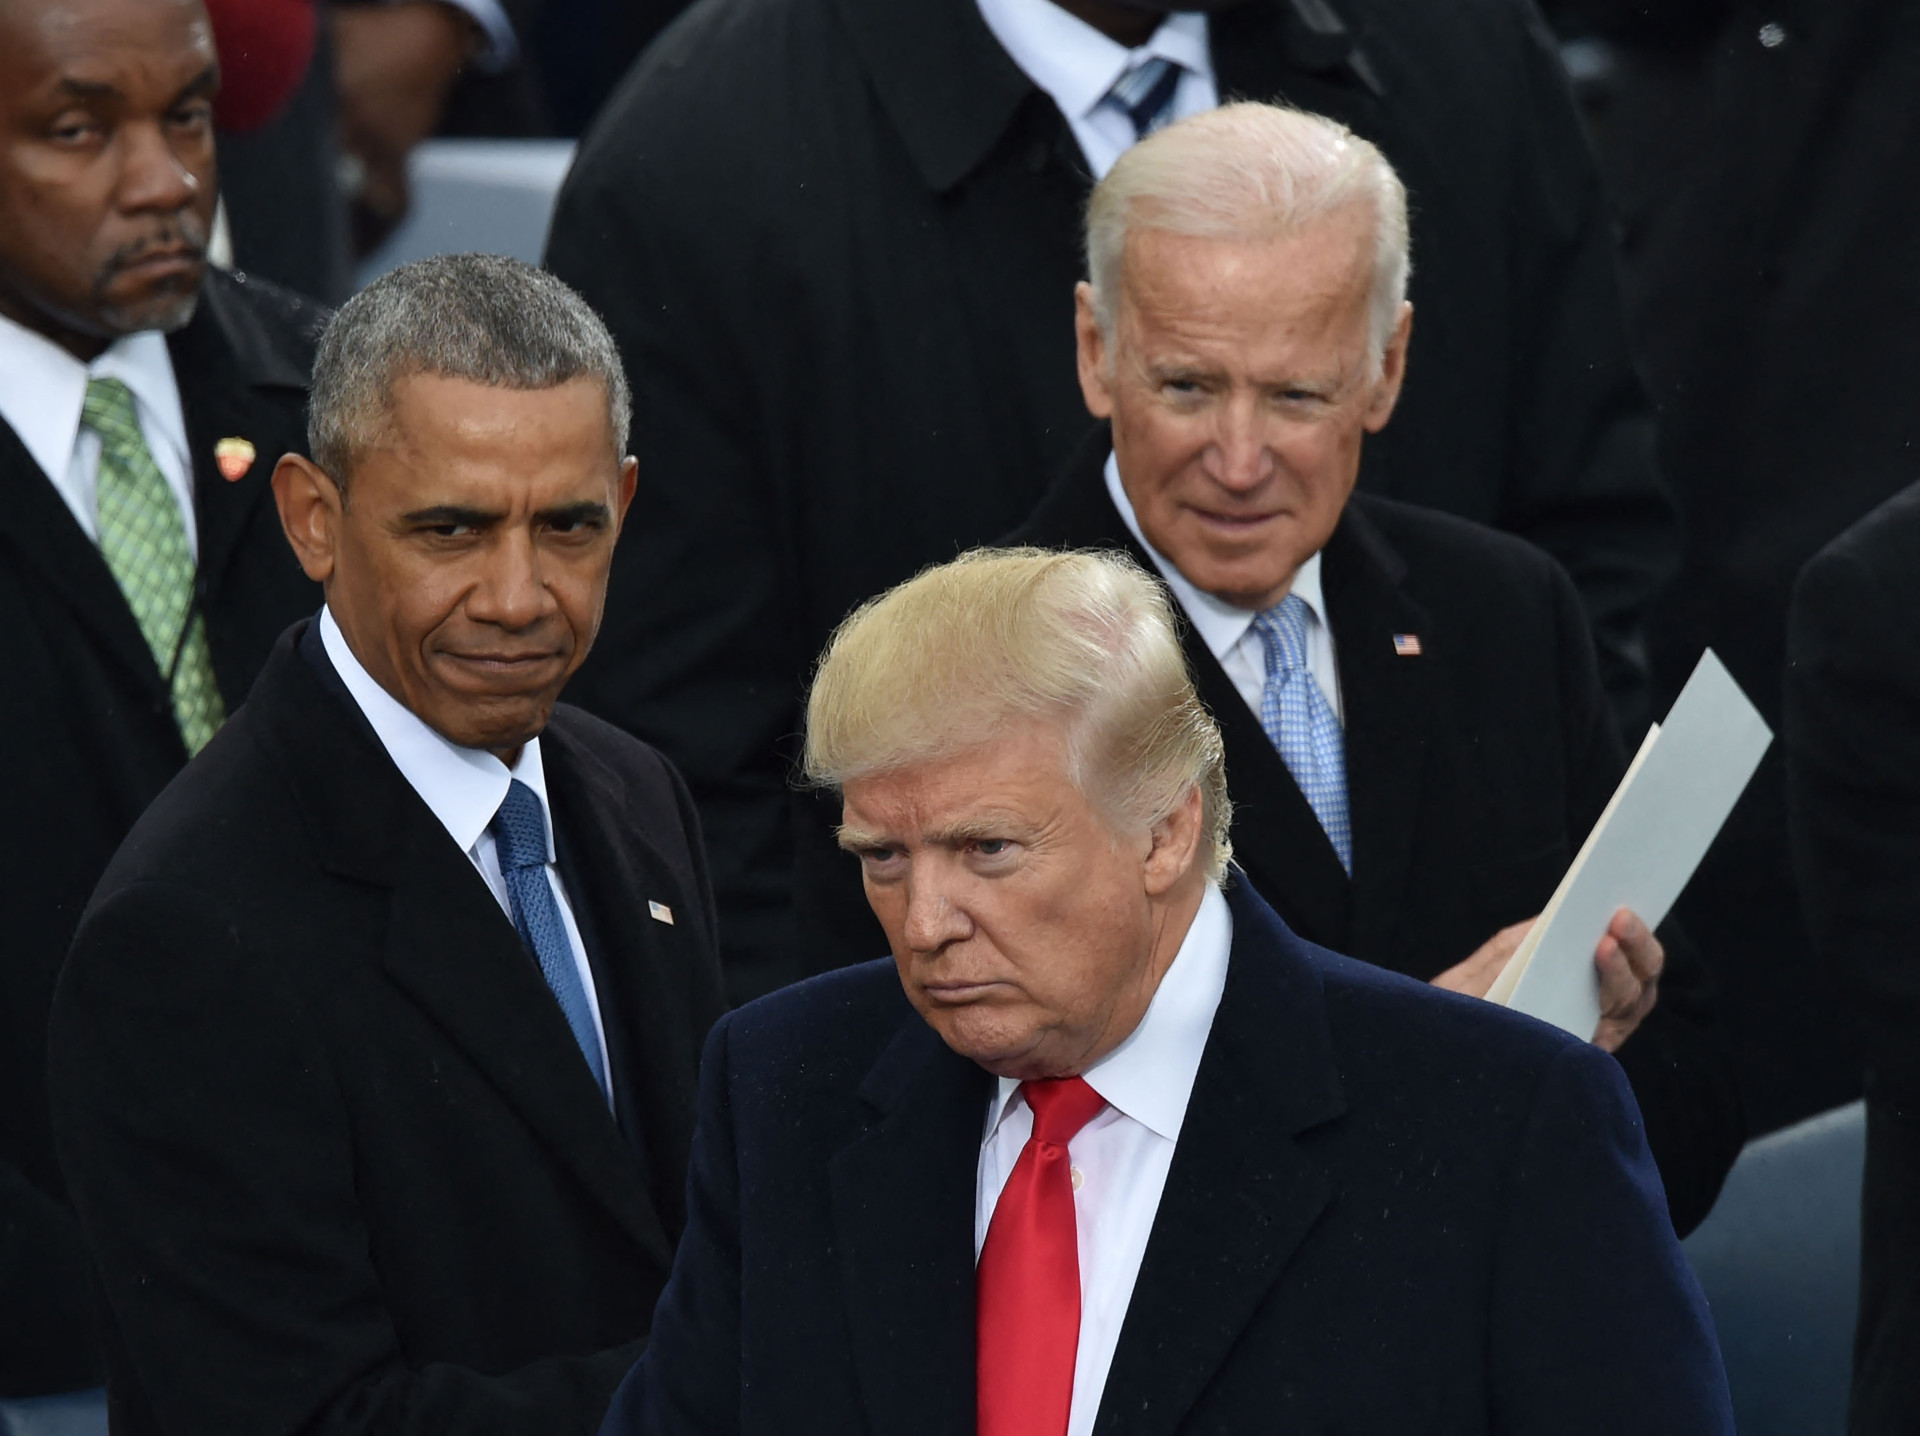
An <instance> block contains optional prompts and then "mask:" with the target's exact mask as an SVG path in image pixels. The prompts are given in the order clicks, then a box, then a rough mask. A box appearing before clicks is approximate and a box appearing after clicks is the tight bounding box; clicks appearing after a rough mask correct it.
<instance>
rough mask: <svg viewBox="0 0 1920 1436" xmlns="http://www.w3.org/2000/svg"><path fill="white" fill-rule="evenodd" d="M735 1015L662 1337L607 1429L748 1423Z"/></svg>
mask: <svg viewBox="0 0 1920 1436" xmlns="http://www.w3.org/2000/svg"><path fill="white" fill-rule="evenodd" d="M727 1028H728V1021H727V1019H725V1018H722V1019H721V1020H720V1021H719V1022H718V1023H717V1024H715V1026H714V1028H713V1031H712V1032H711V1033H709V1034H708V1037H707V1046H706V1052H705V1053H704V1054H703V1055H702V1057H701V1060H700V1103H699V1112H698V1117H697V1121H696V1125H695V1127H694V1139H693V1160H692V1163H691V1165H690V1166H689V1167H688V1169H687V1229H686V1231H685V1233H684V1234H683V1235H682V1236H681V1238H680V1247H679V1250H678V1251H677V1252H676V1253H675V1255H674V1265H673V1276H672V1278H671V1279H670V1280H669V1281H668V1283H667V1289H666V1290H665V1291H664V1292H662V1293H661V1295H660V1304H659V1306H658V1307H657V1308H655V1310H654V1314H653V1339H652V1343H651V1344H650V1345H649V1346H648V1348H647V1351H646V1354H645V1355H643V1356H642V1357H641V1358H640V1360H639V1362H638V1363H636V1364H635V1366H634V1368H633V1370H632V1371H631V1372H630V1373H629V1374H628V1376H627V1378H626V1380H625V1381H624V1382H622V1383H621V1385H620V1389H619V1390H618V1391H617V1392H615V1393H614V1397H613V1404H612V1406H611V1407H609V1409H608V1411H607V1418H606V1421H605V1423H604V1424H603V1425H602V1426H601V1428H600V1430H601V1436H643V1433H648V1436H651V1433H661V1436H724V1433H730V1432H738V1431H739V1429H740V1378H741V1373H740V1359H739V1355H740V1171H739V1164H738V1161H737V1160H736V1157H735V1153H734V1141H733V1113H732V1099H731V1096H730V1095H729V1089H730V1086H731V1083H732V1073H731V1072H730V1071H729V1070H728V1063H727Z"/></svg>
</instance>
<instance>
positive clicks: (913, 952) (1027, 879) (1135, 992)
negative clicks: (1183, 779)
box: [841, 720, 1204, 1080]
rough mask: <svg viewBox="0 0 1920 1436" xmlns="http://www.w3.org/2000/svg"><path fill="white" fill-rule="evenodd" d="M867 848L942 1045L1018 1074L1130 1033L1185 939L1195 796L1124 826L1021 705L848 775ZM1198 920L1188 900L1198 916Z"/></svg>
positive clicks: (877, 892) (882, 915) (873, 897)
mask: <svg viewBox="0 0 1920 1436" xmlns="http://www.w3.org/2000/svg"><path fill="white" fill-rule="evenodd" d="M843 796H844V799H845V811H844V824H843V827H842V830H841V841H842V843H843V844H844V845H845V846H846V847H847V848H849V849H850V850H851V851H852V852H854V853H855V854H856V855H858V857H859V859H860V862H861V866H862V870H863V874H864V878H865V882H866V889H867V899H868V901H869V902H871V903H872V905H873V910H874V913H875V915H877V916H878V917H879V919H880V923H881V926H882V927H884V928H885V929H886V933H887V941H888V944H889V946H890V947H891V948H892V950H893V957H894V961H895V962H896V963H897V964H898V966H899V969H900V981H901V984H902V985H903V986H904V987H905V989H906V994H907V997H908V999H909V1000H910V1001H911V1002H912V1003H913V1005H914V1007H915V1008H916V1009H917V1010H918V1011H919V1013H920V1015H921V1016H922V1017H923V1018H925V1019H926V1021H927V1022H928V1023H929V1024H930V1025H931V1026H932V1027H933V1029H934V1030H935V1031H936V1032H938V1033H939V1034H940V1036H941V1037H942V1038H943V1039H944V1040H945V1041H946V1043H947V1045H948V1046H949V1047H951V1048H953V1049H954V1050H955V1051H956V1052H959V1053H961V1054H962V1055H963V1056H966V1057H970V1058H972V1059H973V1060H974V1061H975V1062H978V1063H979V1064H980V1065H981V1066H983V1067H985V1068H987V1069H988V1070H989V1071H992V1072H994V1073H997V1074H998V1075H1000V1076H1003V1077H1014V1078H1019V1079H1021V1080H1026V1079H1029V1078H1036V1077H1055V1076H1066V1075H1070V1074H1073V1073H1076V1072H1080V1071H1083V1070H1084V1069H1085V1068H1086V1067H1087V1066H1088V1065H1089V1064H1091V1063H1092V1062H1095V1061H1097V1060H1098V1059H1099V1058H1101V1057H1103V1056H1105V1055H1106V1054H1107V1053H1108V1052H1110V1051H1112V1050H1113V1048H1115V1047H1117V1046H1118V1045H1119V1044H1120V1043H1121V1042H1122V1041H1124V1040H1125V1039H1126V1037H1127V1036H1128V1034H1129V1033H1131V1032H1132V1031H1133V1029H1134V1028H1135V1027H1136V1026H1137V1025H1138V1024H1139V1022H1140V1018H1141V1017H1142V1016H1143V1015H1144V1014H1145V1012H1146V1009H1147V1004H1148V1003H1149V1002H1151V1001H1152V999H1153V994H1154V991H1155V989H1156V988H1157V987H1158V986H1159V982H1160V978H1161V977H1162V976H1163V975H1164V974H1165V972H1166V969H1167V967H1168V966H1169V965H1170V964H1171V963H1172V960H1173V957H1174V954H1175V953H1176V952H1177V951H1178V948H1179V942H1180V938H1181V937H1182V936H1183V935H1184V932H1185V923H1184V921H1181V920H1180V919H1179V918H1178V916H1177V913H1178V911H1179V908H1178V904H1177V902H1170V895H1173V894H1176V893H1183V892H1184V891H1185V890H1187V889H1190V890H1191V895H1192V898H1193V902H1192V904H1191V905H1192V906H1197V903H1198V894H1199V892H1200V890H1201V888H1200V884H1201V883H1202V882H1203V881H1204V880H1203V879H1201V878H1200V877H1199V876H1198V873H1197V869H1196V867H1195V860H1196V859H1195V848H1196V845H1197V834H1198V831H1199V794H1198V792H1197V791H1196V792H1195V793H1194V794H1193V795H1192V799H1191V802H1190V803H1189V804H1188V807H1187V809H1183V810H1182V811H1181V812H1180V813H1178V814H1176V815H1175V816H1174V818H1173V819H1172V820H1170V821H1166V822H1162V823H1160V824H1157V825H1154V826H1152V827H1151V828H1140V829H1137V830H1133V831H1125V830H1122V831H1116V830H1115V829H1114V828H1113V827H1111V826H1110V825H1109V823H1108V821H1107V819H1106V818H1105V817H1104V816H1103V814H1102V813H1101V812H1099V811H1098V810H1097V809H1096V808H1095V807H1094V805H1093V804H1092V803H1090V802H1089V801H1088V800H1087V799H1086V798H1085V797H1084V796H1083V795H1082V794H1081V793H1080V791H1079V790H1078V789H1077V788H1075V787H1074V785H1073V784H1072V783H1071V782H1069V781H1068V779H1067V776H1066V748H1065V740H1064V737H1063V735H1062V733H1061V732H1060V730H1059V729H1058V727H1057V726H1056V725H1054V724H1051V723H1045V722H1040V721H1037V720H1026V721H1023V722H1019V723H1015V724H1012V725H1010V726H1009V727H1008V728H1007V729H1005V730H1004V731H1003V732H1002V733H1001V734H1000V735H999V736H997V737H996V738H995V739H994V740H993V741H992V742H990V743H989V744H987V745H986V746H983V747H980V748H976V749H973V750H971V751H968V752H964V753H961V754H959V755H957V756H954V757H951V758H947V759H942V760H937V761H933V762H929V763H926V764H923V765H921V766H918V767H914V768H909V769H906V770H903V771H900V772H896V773H891V774H885V775H882V776H878V777H872V778H864V779H857V780H854V781H851V782H849V783H848V784H847V785H846V788H845V791H844V795H843ZM1186 915H1187V917H1188V918H1190V916H1191V914H1190V912H1189V913H1187V914H1186Z"/></svg>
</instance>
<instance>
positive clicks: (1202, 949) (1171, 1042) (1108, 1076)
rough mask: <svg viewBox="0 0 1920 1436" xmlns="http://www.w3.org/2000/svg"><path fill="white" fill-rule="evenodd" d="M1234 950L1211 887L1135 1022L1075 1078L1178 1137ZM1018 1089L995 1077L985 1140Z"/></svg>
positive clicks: (1227, 916)
mask: <svg viewBox="0 0 1920 1436" xmlns="http://www.w3.org/2000/svg"><path fill="white" fill-rule="evenodd" d="M1232 948H1233V914H1232V912H1231V911H1230V910H1229V909H1228V907H1227V900H1226V898H1225V897H1223V896H1222V895H1221V892H1220V889H1219V888H1217V887H1214V886H1213V885H1211V884H1209V885H1208V887H1207V891H1206V893H1205V895H1204V896H1203V897H1202V898H1201V899H1200V910H1199V911H1198V912H1197V913H1195V914H1194V917H1193V925H1192V926H1191V927H1189V928H1188V929H1187V935H1186V937H1185V938H1183V939H1182V940H1181V943H1180V950H1179V951H1178V952H1177V953H1175V954H1174V957H1173V964H1172V965H1171V966H1170V967H1168V968H1167V971H1166V974H1165V975H1164V976H1163V977H1162V978H1161V979H1160V986H1159V987H1158V988H1157V989H1156V990H1155V992H1154V994H1153V1001H1152V1002H1150V1003H1148V1004H1147V1011H1146V1015H1145V1016H1143V1017H1142V1018H1141V1019H1140V1025H1139V1026H1138V1027H1136V1028H1134V1029H1133V1031H1132V1032H1131V1033H1130V1034H1128V1036H1127V1039H1126V1041H1124V1042H1122V1043H1121V1044H1120V1045H1119V1046H1118V1047H1116V1048H1114V1049H1113V1051H1111V1052H1109V1053H1108V1054H1107V1055H1106V1056H1105V1057H1102V1058H1101V1059H1100V1060H1099V1061H1098V1062H1096V1063H1094V1064H1093V1066H1091V1067H1089V1068H1088V1069H1087V1070H1086V1071H1085V1072H1083V1073H1082V1074H1081V1076H1083V1077H1084V1078H1086V1081H1087V1085H1088V1086H1090V1087H1092V1088H1093V1090H1094V1091H1096V1092H1098V1093H1099V1094H1100V1095H1101V1096H1102V1097H1104V1098H1106V1100H1107V1104H1108V1105H1109V1106H1111V1107H1113V1108H1114V1109H1115V1110H1116V1111H1119V1112H1121V1113H1124V1114H1125V1115H1126V1116H1128V1117H1131V1118H1132V1119H1133V1120H1134V1121H1136V1122H1138V1123H1139V1124H1140V1125H1141V1126H1143V1127H1145V1128H1147V1129H1148V1130H1149V1131H1151V1132H1153V1133H1155V1134H1156V1135H1158V1136H1161V1137H1165V1138H1166V1139H1167V1140H1168V1141H1169V1142H1177V1141H1179V1140H1180V1126H1181V1123H1183V1122H1184V1121H1185V1120H1186V1116H1187V1100H1188V1098H1190V1097H1191V1096H1192V1095H1193V1081H1194V1078H1195V1077H1196V1076H1197V1075H1198V1074H1199V1071H1200V1058H1201V1056H1202V1054H1203V1053H1205V1051H1206V1049H1207V1036H1208V1034H1209V1033H1211V1032H1212V1031H1213V1017H1214V1013H1215V1012H1216V1011H1218V1009H1219V1007H1220V995H1221V993H1223V992H1224V991H1226V986H1227V961H1228V955H1229V953H1230V952H1231V951H1232ZM1019 1090H1020V1084H1019V1082H1017V1081H1016V1080H1014V1079H1013V1078H1011V1077H1002V1078H1000V1079H999V1083H998V1085H997V1087H996V1089H995V1092H994V1097H993V1103H992V1105H991V1106H989V1107H988V1109H987V1127H986V1135H987V1136H988V1137H989V1138H990V1137H992V1135H993V1132H994V1129H995V1128H996V1127H998V1126H999V1125H1000V1119H1001V1118H1002V1117H1003V1116H1005V1115H1006V1111H1007V1107H1008V1105H1009V1104H1010V1103H1011V1102H1012V1100H1013V1094H1014V1093H1016V1092H1018V1091H1019Z"/></svg>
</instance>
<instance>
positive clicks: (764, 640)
mask: <svg viewBox="0 0 1920 1436" xmlns="http://www.w3.org/2000/svg"><path fill="white" fill-rule="evenodd" d="M669 164H670V161H669V160H667V159H664V158H661V157H659V156H656V155H649V154H642V155H640V156H638V157H636V156H635V155H634V153H633V151H632V150H631V149H630V148H629V147H627V146H625V145H622V144H615V143H611V142H608V143H604V144H602V145H600V146H599V147H597V148H596V147H595V146H594V145H593V144H592V142H591V141H590V142H589V145H588V148H587V149H586V151H585V152H584V153H583V155H582V158H581V160H580V162H579V164H577V165H576V166H575V168H574V170H573V172H572V174H571V175H570V176H569V177H568V180H567V183H566V186H565V188H564V189H563V190H562V192H561V196H560V201H559V207H558V210H557V212H556V214H555V217H554V223H553V230H552V235H551V238H550V240H549V246H548V251H547V265H548V267H549V268H551V269H552V270H553V272H554V273H555V274H557V275H559V276H560V278H562V279H564V280H566V281H567V282H568V283H569V284H571V285H573V286H574V287H575V288H576V289H578V290H579V291H580V292H581V293H582V294H583V295H584V296H585V297H586V298H587V300H588V302H589V303H591V304H592V305H593V306H594V308H595V309H597V310H598V311H599V312H600V313H601V314H602V315H603V316H604V317H605V319H606V321H607V324H608V326H609V328H610V329H611V330H612V331H613V336H614V338H615V340H616V341H617V342H618V344H619V346H620V352H621V354H622V356H623V357H624V359H625V361H626V365H627V373H628V377H629V380H630V382H631V383H632V385H633V392H634V436H633V441H632V445H631V451H632V452H634V453H636V454H639V455H641V456H642V460H641V467H640V480H639V491H638V493H637V494H636V496H635V499H634V502H633V508H632V510H631V512H630V513H629V515H628V518H627V523H626V527H625V529H624V530H623V532H622V534H621V538H620V545H619V549H618V552H617V553H616V555H615V559H614V570H613V577H612V580H611V584H610V587H609V591H608V597H607V617H606V621H605V623H604V624H603V626H602V628H601V632H600V636H599V638H598V640H597V642H596V645H595V648H594V653H593V656H592V658H591V659H589V660H588V662H587V663H586V665H585V666H583V667H582V669H581V671H580V672H579V674H578V675H576V677H575V678H574V680H573V683H572V685H571V686H570V687H569V689H568V694H567V696H568V699H569V701H571V702H575V703H578V704H579V705H580V706H582V707H584V708H586V709H588V710H589V711H591V712H594V713H597V714H600V715H603V716H605V717H607V718H609V719H611V720H613V721H615V722H617V723H618V724H619V725H620V726H621V727H623V728H625V729H627V730H628V731H629V732H632V733H633V734H635V735H636V736H638V737H640V738H643V739H645V740H646V741H647V742H649V743H652V744H653V745H654V746H655V747H657V748H659V749H660V750H661V751H662V752H665V753H668V754H670V755H672V757H673V760H674V762H675V764H676V765H678V767H679V769H680V771H681V772H682V773H683V774H684V775H685V776H686V780H687V783H688V785H689V787H690V788H691V790H692V792H693V797H694V801H695V802H696V803H697V804H698V805H699V809H700V816H701V822H702V827H703V829H704V831H705V835H706V840H707V847H708V852H709V853H710V854H711V858H712V879H713V888H714V895H715V898H716V899H717V901H718V904H719V910H720V911H721V912H722V913H723V914H724V915H725V917H724V923H723V927H722V929H721V932H720V948H721V957H722V965H723V968H724V970H725V972H726V975H727V980H728V984H729V989H730V991H731V992H732V994H733V995H734V997H735V999H736V1000H738V999H740V998H742V997H743V996H746V995H757V994H758V993H760V992H764V991H767V990H770V989H771V988H773V987H777V986H780V985H782V984H784V983H786V982H789V981H792V980H793V979H794V978H796V977H798V976H800V975H801V972H800V971H799V969H798V968H796V967H795V966H794V965H793V959H792V950H793V926H794V924H793V915H792V883H793V861H794V858H793V837H792V833H791V824H792V817H791V812H790V800H789V777H790V772H791V754H792V752H793V745H792V735H794V734H795V733H797V731H798V728H799V714H798V709H797V706H796V698H795V695H796V694H797V693H798V692H799V690H800V689H801V687H802V686H803V684H804V681H805V672H804V669H805V665H806V663H807V662H808V661H809V658H810V656H811V655H803V654H802V652H801V649H802V648H803V646H804V645H803V644H802V643H801V641H800V639H799V637H798V633H799V624H800V614H799V613H798V611H797V610H798V608H799V606H800V600H799V599H798V598H797V597H796V596H797V595H799V594H801V593H802V591H803V583H802V580H801V577H800V575H799V574H797V573H796V572H795V571H794V559H793V557H792V555H793V545H792V544H791V543H790V542H788V541H787V537H786V536H787V535H790V534H791V533H792V532H793V523H792V518H791V515H790V513H789V512H788V510H787V506H786V499H785V496H784V495H782V494H781V493H779V492H777V491H776V489H775V487H774V484H773V481H772V480H771V478H770V477H769V475H770V474H771V473H772V472H774V471H775V469H776V467H777V466H776V465H774V464H772V463H771V462H769V460H768V458H767V446H768V445H769V444H770V443H773V442H777V439H776V438H775V436H773V435H770V434H769V433H768V432H767V428H768V425H767V423H766V422H765V421H764V419H763V418H762V416H760V415H759V414H757V413H756V412H755V411H754V407H753V400H752V398H751V396H753V395H755V394H768V393H777V392H779V391H780V389H781V388H782V387H783V385H782V384H781V382H780V380H779V377H778V376H777V375H776V374H771V373H763V374H759V375H757V376H753V377H749V376H750V375H752V374H753V368H754V367H755V365H756V363H757V362H762V361H759V360H757V359H756V352H757V351H758V350H760V349H764V348H765V346H764V345H755V344H754V343H752V342H750V341H749V340H748V339H747V338H746V337H744V336H741V335H737V334H735V333H734V329H735V327H736V321H737V320H738V318H739V316H738V315H737V314H736V312H735V311H736V309H737V308H738V307H739V306H736V305H730V304H711V305H707V306H704V307H703V308H702V310H701V312H700V313H697V314H695V313H691V312H689V307H690V306H691V305H694V304H696V303H697V302H698V301H699V299H700V297H701V296H711V295H718V294H727V293H731V292H734V291H736V290H737V288H738V282H737V280H735V279H732V278H729V277H726V276H722V275H717V274H714V273H711V272H709V261H710V260H711V256H712V254H713V250H714V246H713V245H712V244H709V243H706V242H704V241H703V240H702V239H701V238H700V237H699V236H697V235H687V234H683V233H682V232H681V231H682V229H683V228H684V224H683V223H682V222H681V221H679V220H676V219H675V218H674V217H673V216H671V215H667V214H662V213H660V212H659V205H658V199H657V194H658V188H657V186H656V184H655V183H654V182H653V180H654V179H655V178H657V177H658V176H659V174H660V173H662V171H663V169H664V167H666V166H668V165H669ZM666 192H668V193H677V194H685V193H690V192H693V187H692V186H691V185H689V184H687V183H686V181H685V178H684V176H682V177H678V178H676V180H675V181H674V183H673V184H672V185H671V186H670V187H668V188H667V189H666ZM650 206H651V207H652V209H651V212H650V211H649V207H650ZM742 222H743V223H745V222H746V221H745V220H744V219H743V220H742ZM696 227H697V224H696ZM736 249H737V247H736V246H729V247H728V254H729V256H730V257H731V259H733V260H737V259H738V258H739V255H738V253H737V252H736ZM714 262H718V263H720V264H721V265H722V267H724V265H725V263H726V262H727V261H714Z"/></svg>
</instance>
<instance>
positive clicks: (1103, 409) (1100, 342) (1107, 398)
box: [1073, 279, 1113, 419]
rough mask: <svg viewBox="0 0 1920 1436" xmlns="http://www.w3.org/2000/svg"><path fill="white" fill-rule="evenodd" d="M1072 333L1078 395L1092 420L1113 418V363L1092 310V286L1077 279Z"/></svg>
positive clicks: (1105, 338) (1105, 337) (1105, 339)
mask: <svg viewBox="0 0 1920 1436" xmlns="http://www.w3.org/2000/svg"><path fill="white" fill-rule="evenodd" d="M1073 334H1074V339H1075V341H1076V347H1077V349H1078V352H1079V356H1080V395H1081V397H1082V398H1083V399H1085V400H1086V403H1087V412H1088V413H1089V414H1091V415H1093V417H1094V418H1096V419H1111V418H1112V417H1113V364H1112V362H1111V356H1110V355H1109V354H1108V352H1107V336H1106V334H1105V333H1104V332H1103V331H1102V330H1101V328H1100V320H1099V318H1098V317H1097V316H1096V315H1095V313H1094V308H1093V286H1092V285H1091V284H1089V283H1087V281H1086V280H1084V279H1083V280H1081V281H1080V282H1079V283H1078V284H1076V285H1074V287H1073Z"/></svg>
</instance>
